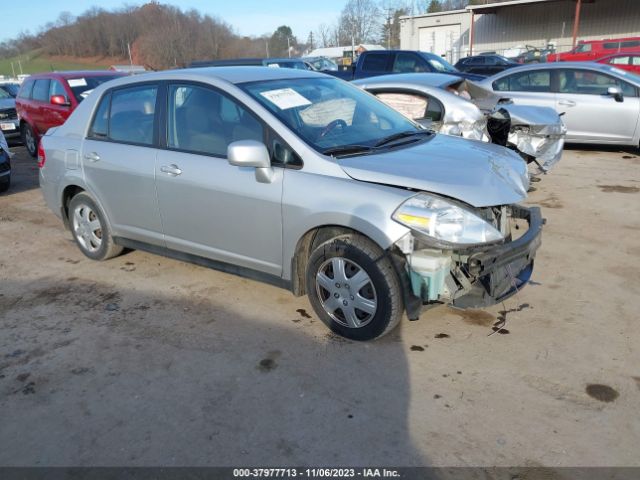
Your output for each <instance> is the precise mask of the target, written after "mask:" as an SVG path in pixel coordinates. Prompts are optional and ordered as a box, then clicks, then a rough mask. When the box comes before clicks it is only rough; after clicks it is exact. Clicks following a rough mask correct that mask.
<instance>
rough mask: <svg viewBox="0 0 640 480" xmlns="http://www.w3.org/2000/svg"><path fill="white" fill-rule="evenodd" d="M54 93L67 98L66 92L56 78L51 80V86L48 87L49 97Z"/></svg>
mask: <svg viewBox="0 0 640 480" xmlns="http://www.w3.org/2000/svg"><path fill="white" fill-rule="evenodd" d="M54 95H62V96H63V97H65V98H67V92H66V91H65V89H64V87H63V86H62V84H61V83H60V82H59V81H58V80H51V86H50V88H49V97H53V96H54Z"/></svg>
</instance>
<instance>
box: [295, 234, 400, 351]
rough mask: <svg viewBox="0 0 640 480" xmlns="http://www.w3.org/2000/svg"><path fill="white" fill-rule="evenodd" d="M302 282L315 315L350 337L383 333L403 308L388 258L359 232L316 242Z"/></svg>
mask: <svg viewBox="0 0 640 480" xmlns="http://www.w3.org/2000/svg"><path fill="white" fill-rule="evenodd" d="M306 285H307V294H308V296H309V301H310V302H311V305H312V307H313V309H314V310H315V312H316V314H317V315H318V317H320V319H321V320H322V321H323V322H324V323H325V324H326V325H327V326H328V327H329V328H330V329H331V330H332V331H333V332H335V333H337V334H338V335H341V336H343V337H346V338H350V339H352V340H372V339H375V338H379V337H381V336H383V335H385V334H387V333H388V332H390V331H391V330H393V328H394V327H395V326H396V325H398V323H399V322H400V319H401V318H402V314H403V312H404V300H403V296H402V289H401V286H400V285H401V284H400V279H399V278H398V275H397V273H396V270H395V268H394V266H393V264H392V263H391V259H390V258H389V257H388V256H387V255H386V254H385V252H384V251H383V250H382V249H381V248H380V247H378V246H377V245H376V244H375V243H373V242H372V241H371V240H369V239H368V238H366V237H364V236H362V235H358V234H347V235H341V236H339V237H336V238H333V239H331V240H329V241H327V242H324V243H323V244H321V245H320V246H318V247H317V248H316V249H315V250H314V251H313V252H312V253H311V256H310V257H309V262H308V264H307V274H306Z"/></svg>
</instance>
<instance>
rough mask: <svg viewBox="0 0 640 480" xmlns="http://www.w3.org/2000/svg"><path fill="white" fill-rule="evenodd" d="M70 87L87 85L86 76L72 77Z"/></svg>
mask: <svg viewBox="0 0 640 480" xmlns="http://www.w3.org/2000/svg"><path fill="white" fill-rule="evenodd" d="M68 82H69V86H70V87H72V88H73V87H86V86H87V81H86V80H85V79H84V78H70V79H69V80H68Z"/></svg>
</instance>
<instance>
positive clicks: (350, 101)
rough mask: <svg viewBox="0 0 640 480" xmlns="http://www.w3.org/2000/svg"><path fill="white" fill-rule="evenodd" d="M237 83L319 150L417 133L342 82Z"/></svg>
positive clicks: (402, 119)
mask: <svg viewBox="0 0 640 480" xmlns="http://www.w3.org/2000/svg"><path fill="white" fill-rule="evenodd" d="M239 86H240V87H241V88H242V89H243V90H245V91H246V92H247V93H248V94H249V95H251V96H252V97H253V98H254V99H255V100H256V101H258V102H259V103H261V104H262V105H263V106H264V107H265V108H267V109H268V110H270V111H271V112H272V113H273V114H274V115H275V116H276V117H278V118H279V119H280V121H282V123H284V124H285V125H286V126H287V127H288V128H289V129H290V130H291V131H292V132H294V133H295V134H296V135H298V136H299V137H301V138H302V139H303V140H304V141H305V142H307V143H308V144H309V145H311V146H312V147H313V148H314V149H316V150H318V151H320V152H325V151H329V150H332V149H334V148H337V147H346V146H354V145H357V146H365V147H373V146H374V145H375V144H376V143H378V142H379V141H380V139H382V138H385V137H388V136H390V135H395V134H398V133H401V132H402V133H406V132H410V134H413V133H415V132H419V131H420V128H419V127H418V126H417V125H416V124H415V123H413V122H411V120H409V119H408V118H406V117H404V116H403V115H402V114H400V113H398V112H396V111H395V110H393V109H392V108H390V107H388V106H387V105H385V104H383V103H382V102H380V101H379V100H376V99H375V98H374V97H372V96H371V95H369V94H367V93H366V92H364V91H362V90H360V89H359V88H357V87H355V86H353V85H351V84H349V83H347V82H343V81H342V80H337V79H332V78H304V79H285V80H272V81H258V82H250V83H245V84H240V85H239Z"/></svg>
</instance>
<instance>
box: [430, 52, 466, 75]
mask: <svg viewBox="0 0 640 480" xmlns="http://www.w3.org/2000/svg"><path fill="white" fill-rule="evenodd" d="M423 55H424V56H425V57H427V61H428V62H429V65H431V67H432V68H433V71H434V72H447V73H457V72H458V70H456V69H455V67H454V66H453V65H451V64H450V63H449V62H447V61H446V60H445V59H444V58H442V57H439V56H438V55H434V54H433V53H424V54H423Z"/></svg>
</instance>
